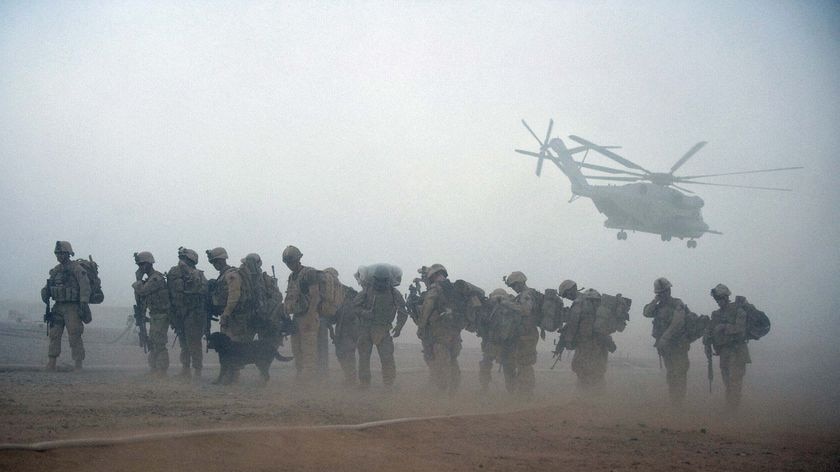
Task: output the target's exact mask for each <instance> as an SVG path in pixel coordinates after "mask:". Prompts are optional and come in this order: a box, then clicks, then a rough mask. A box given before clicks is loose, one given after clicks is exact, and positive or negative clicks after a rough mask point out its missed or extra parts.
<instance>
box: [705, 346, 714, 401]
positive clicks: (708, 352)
mask: <svg viewBox="0 0 840 472" xmlns="http://www.w3.org/2000/svg"><path fill="white" fill-rule="evenodd" d="M706 361H707V362H706V371H707V372H706V376H707V377H708V378H709V394H711V393H712V382H713V381H714V380H715V368H714V365H712V345H711V343H710V344H706Z"/></svg>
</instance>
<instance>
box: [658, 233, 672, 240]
mask: <svg viewBox="0 0 840 472" xmlns="http://www.w3.org/2000/svg"><path fill="white" fill-rule="evenodd" d="M659 239H661V240H663V241H670V240H671V235H670V234H661V235H659Z"/></svg>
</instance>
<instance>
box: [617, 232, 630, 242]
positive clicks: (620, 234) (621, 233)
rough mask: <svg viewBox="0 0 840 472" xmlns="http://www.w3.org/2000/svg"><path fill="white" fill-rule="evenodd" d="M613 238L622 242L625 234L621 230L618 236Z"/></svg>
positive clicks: (625, 236)
mask: <svg viewBox="0 0 840 472" xmlns="http://www.w3.org/2000/svg"><path fill="white" fill-rule="evenodd" d="M615 238H616V239H618V240H619V241H624V240H625V239H627V232H626V231H624V230H621V231H619V232H618V234H616V235H615Z"/></svg>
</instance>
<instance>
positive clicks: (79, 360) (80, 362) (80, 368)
mask: <svg viewBox="0 0 840 472" xmlns="http://www.w3.org/2000/svg"><path fill="white" fill-rule="evenodd" d="M73 370H75V371H80V370H82V360H81V359H76V365H75V366H74V367H73Z"/></svg>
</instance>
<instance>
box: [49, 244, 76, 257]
mask: <svg viewBox="0 0 840 472" xmlns="http://www.w3.org/2000/svg"><path fill="white" fill-rule="evenodd" d="M53 252H54V253H55V254H59V253H62V252H66V253H68V254H70V255H71V256H72V255H74V254H75V253H74V252H73V246H71V245H70V242H69V241H56V242H55V251H53Z"/></svg>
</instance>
